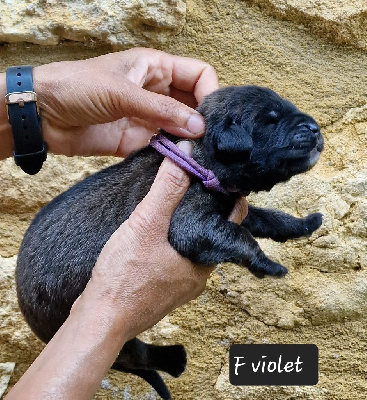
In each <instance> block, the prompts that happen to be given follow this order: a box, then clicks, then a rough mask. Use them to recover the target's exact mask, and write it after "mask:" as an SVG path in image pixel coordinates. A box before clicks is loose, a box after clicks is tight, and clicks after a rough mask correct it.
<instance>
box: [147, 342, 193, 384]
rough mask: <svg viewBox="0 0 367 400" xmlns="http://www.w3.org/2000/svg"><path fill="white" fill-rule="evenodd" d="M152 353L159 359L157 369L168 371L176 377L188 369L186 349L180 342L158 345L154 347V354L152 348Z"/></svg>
mask: <svg viewBox="0 0 367 400" xmlns="http://www.w3.org/2000/svg"><path fill="white" fill-rule="evenodd" d="M150 354H151V356H154V358H155V359H156V360H157V369H159V370H161V371H165V372H168V373H169V374H170V375H171V376H173V377H175V378H177V377H179V376H180V375H181V374H182V373H183V372H184V371H185V369H186V363H187V355H186V350H185V347H184V346H182V345H180V344H177V345H173V346H157V347H156V348H155V349H154V354H152V350H151V353H150ZM158 360H159V361H158Z"/></svg>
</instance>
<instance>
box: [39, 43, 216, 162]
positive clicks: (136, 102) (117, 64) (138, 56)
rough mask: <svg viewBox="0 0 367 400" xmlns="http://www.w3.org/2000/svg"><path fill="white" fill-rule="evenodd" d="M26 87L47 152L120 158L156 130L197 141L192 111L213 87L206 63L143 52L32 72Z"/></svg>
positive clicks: (199, 121) (199, 128)
mask: <svg viewBox="0 0 367 400" xmlns="http://www.w3.org/2000/svg"><path fill="white" fill-rule="evenodd" d="M33 81H34V90H35V92H36V93H37V94H38V100H39V105H40V110H41V115H42V127H43V136H44V140H45V142H46V143H47V145H48V150H49V151H50V152H53V153H56V154H59V153H62V154H66V155H116V156H125V155H127V154H129V153H130V152H131V151H133V150H136V149H138V148H140V147H142V146H144V145H145V144H146V143H147V141H148V140H149V138H150V137H151V136H152V135H153V134H154V133H155V132H156V130H157V128H163V129H164V130H166V131H167V132H169V133H172V134H174V135H177V136H180V137H188V138H194V137H198V136H200V135H201V134H203V133H204V128H205V126H204V120H203V118H202V116H201V115H200V114H199V113H197V112H196V111H195V110H194V109H193V108H194V107H196V106H197V105H198V103H200V102H201V101H202V99H203V97H204V96H205V95H207V94H209V93H210V92H212V91H214V90H216V89H217V88H218V80H217V75H216V73H215V70H214V68H213V67H211V66H210V65H209V64H206V63H204V62H202V61H199V60H196V59H191V58H185V57H179V56H174V55H170V54H167V53H164V52H161V51H158V50H153V49H145V48H135V49H130V50H127V51H123V52H118V53H111V54H107V55H104V56H100V57H96V58H92V59H89V60H82V61H63V62H57V63H52V64H46V65H42V66H39V67H35V68H34V71H33Z"/></svg>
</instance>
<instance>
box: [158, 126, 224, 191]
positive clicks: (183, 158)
mask: <svg viewBox="0 0 367 400" xmlns="http://www.w3.org/2000/svg"><path fill="white" fill-rule="evenodd" d="M150 145H151V146H152V147H153V148H154V149H156V150H157V151H158V152H159V153H161V154H162V155H163V156H165V157H168V158H170V159H171V160H172V161H174V162H175V163H176V164H177V165H178V166H180V167H181V168H183V169H184V170H185V171H187V172H189V173H190V174H192V175H194V176H196V177H197V178H199V179H200V180H201V181H202V182H203V184H204V186H205V187H206V188H208V189H210V190H215V191H217V192H221V193H225V194H228V192H229V191H228V190H226V189H224V188H223V186H222V185H221V184H220V182H219V180H218V178H217V177H216V176H215V174H214V172H213V171H212V170H210V169H206V168H204V167H202V166H201V165H200V164H198V163H197V162H196V161H195V160H194V159H193V158H191V157H189V156H188V155H187V154H185V153H184V152H183V151H181V150H180V149H179V148H178V147H177V146H176V145H175V144H174V143H173V142H171V141H170V140H169V139H167V138H166V137H165V136H164V135H162V134H158V135H155V136H153V137H152V139H151V140H150Z"/></svg>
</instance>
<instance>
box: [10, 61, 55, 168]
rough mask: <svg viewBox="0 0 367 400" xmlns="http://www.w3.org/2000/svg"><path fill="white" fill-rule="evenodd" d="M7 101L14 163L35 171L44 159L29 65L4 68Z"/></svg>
mask: <svg viewBox="0 0 367 400" xmlns="http://www.w3.org/2000/svg"><path fill="white" fill-rule="evenodd" d="M6 86H7V95H6V104H7V108H8V117H9V122H10V124H11V128H12V133H13V139H14V152H13V154H14V160H15V163H16V164H17V165H18V166H19V167H20V168H22V170H23V171H24V172H26V173H27V174H29V175H34V174H36V173H37V172H38V171H39V170H40V169H41V168H42V164H43V162H44V161H45V160H46V157H47V151H46V144H45V143H44V141H43V139H42V132H41V119H40V115H39V112H38V105H37V95H36V93H34V91H33V77H32V66H30V65H26V66H19V67H10V68H8V69H7V70H6Z"/></svg>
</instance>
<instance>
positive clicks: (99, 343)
mask: <svg viewBox="0 0 367 400" xmlns="http://www.w3.org/2000/svg"><path fill="white" fill-rule="evenodd" d="M91 296H93V293H90V292H88V290H86V291H85V292H84V293H83V294H82V296H81V298H80V299H79V300H78V301H77V302H76V303H75V304H74V306H73V308H72V310H71V313H70V316H69V318H68V319H67V320H66V322H65V323H64V325H63V326H62V327H61V328H60V330H59V331H58V332H57V333H56V335H55V336H54V337H53V339H52V340H51V341H50V342H49V343H48V344H47V346H46V347H45V349H44V350H43V351H42V353H41V354H40V356H39V357H38V358H37V359H36V360H35V361H34V363H33V364H32V365H31V367H30V368H29V369H28V370H27V371H26V373H25V374H24V375H23V376H22V378H21V379H20V380H19V382H18V383H17V384H16V385H15V386H14V388H13V389H12V390H11V391H10V393H9V394H8V396H7V397H6V400H15V399H16V400H23V399H27V400H41V399H48V400H51V399H61V398H62V399H63V400H68V399H70V400H75V399H78V400H87V399H92V397H93V395H94V394H95V392H96V391H97V389H98V387H99V385H100V382H101V380H102V379H103V377H104V376H105V374H106V373H107V371H108V369H109V368H110V367H111V365H112V363H113V362H114V361H115V359H116V357H117V354H118V353H119V351H120V350H121V348H122V346H123V345H124V343H125V342H126V340H127V338H126V337H125V330H124V326H120V323H119V321H121V315H122V318H123V319H124V321H126V325H128V324H129V318H128V317H126V319H125V318H124V316H123V310H121V315H120V316H119V318H115V317H114V314H113V311H112V310H111V309H110V308H109V307H108V306H106V304H101V303H103V302H100V301H97V300H98V299H96V300H94V299H95V297H92V298H91ZM117 321H118V325H117Z"/></svg>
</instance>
